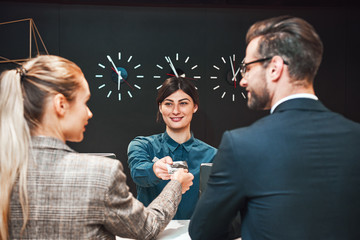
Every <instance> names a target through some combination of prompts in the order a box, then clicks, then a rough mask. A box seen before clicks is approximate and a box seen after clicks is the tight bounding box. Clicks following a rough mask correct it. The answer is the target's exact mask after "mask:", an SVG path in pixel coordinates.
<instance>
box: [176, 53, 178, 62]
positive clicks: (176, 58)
mask: <svg viewBox="0 0 360 240" xmlns="http://www.w3.org/2000/svg"><path fill="white" fill-rule="evenodd" d="M176 61H179V54H178V53H176Z"/></svg>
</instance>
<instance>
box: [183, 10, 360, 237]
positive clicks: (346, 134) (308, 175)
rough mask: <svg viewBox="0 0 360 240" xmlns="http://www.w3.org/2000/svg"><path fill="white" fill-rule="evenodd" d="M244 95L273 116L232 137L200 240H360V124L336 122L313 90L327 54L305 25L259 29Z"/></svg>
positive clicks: (223, 150)
mask: <svg viewBox="0 0 360 240" xmlns="http://www.w3.org/2000/svg"><path fill="white" fill-rule="evenodd" d="M246 42H247V48H246V57H245V59H244V61H243V63H242V66H241V73H242V77H243V78H242V80H241V82H240V84H241V86H242V87H245V88H246V90H247V92H248V93H247V94H248V95H247V96H248V106H249V108H251V109H271V111H270V113H271V114H270V115H269V116H267V117H265V118H263V119H261V120H259V121H257V122H255V123H254V124H252V125H251V126H249V127H245V128H240V129H236V130H232V131H227V132H225V133H224V135H223V138H222V141H221V144H220V147H219V150H218V153H217V155H216V156H215V158H214V165H213V168H212V172H211V175H210V177H209V181H208V185H207V188H206V190H205V192H204V193H203V194H202V197H201V199H200V200H199V202H198V204H197V207H196V210H195V212H194V214H193V216H192V219H191V222H190V226H189V233H190V236H191V237H192V239H206V240H210V239H216V240H218V239H228V238H229V236H230V233H229V231H228V229H230V228H229V225H230V224H231V222H232V220H233V219H234V217H235V216H236V214H237V212H240V215H241V238H242V240H249V239H255V240H259V239H260V240H261V239H276V240H281V239H284V240H296V239H299V240H300V239H301V240H304V239H314V240H315V239H316V240H319V239H320V240H321V239H326V240H328V239H347V240H348V239H360V227H359V226H358V225H359V216H360V124H358V123H355V122H352V121H350V120H348V119H346V118H344V117H343V116H341V115H339V114H337V113H334V112H331V111H330V110H329V109H327V108H326V107H325V106H324V105H323V104H322V103H321V102H320V101H319V100H318V99H317V97H316V96H315V93H314V89H313V80H314V77H315V75H316V72H317V70H318V67H319V65H320V62H321V58H322V52H323V46H322V42H321V40H320V38H319V36H318V35H317V33H316V32H315V30H314V29H313V27H312V26H311V25H310V24H309V23H307V22H306V21H304V20H303V19H299V18H294V17H289V16H282V17H276V18H271V19H267V20H264V21H261V22H257V23H255V24H254V25H253V26H252V27H251V28H250V29H249V31H248V33H247V36H246Z"/></svg>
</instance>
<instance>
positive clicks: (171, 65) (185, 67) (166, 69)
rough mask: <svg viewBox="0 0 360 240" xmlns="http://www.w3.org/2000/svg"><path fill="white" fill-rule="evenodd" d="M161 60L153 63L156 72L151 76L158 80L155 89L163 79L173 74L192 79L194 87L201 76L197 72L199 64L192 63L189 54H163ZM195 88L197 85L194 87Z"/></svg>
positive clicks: (158, 87) (159, 86) (160, 84)
mask: <svg viewBox="0 0 360 240" xmlns="http://www.w3.org/2000/svg"><path fill="white" fill-rule="evenodd" d="M163 59H164V60H162V61H161V62H159V63H157V64H155V68H156V69H157V72H156V74H154V75H153V76H152V78H153V79H154V80H159V81H158V82H159V85H157V86H156V89H157V90H158V89H160V88H161V86H162V83H163V82H164V81H165V79H167V78H169V77H173V76H179V77H183V78H187V79H190V80H193V83H194V84H195V87H196V85H197V82H198V81H199V80H200V79H201V78H202V77H201V74H200V72H199V65H198V64H196V63H193V61H192V58H191V57H190V56H189V55H183V56H182V55H180V54H179V53H175V55H173V56H170V55H168V56H164V58H163ZM196 88H197V87H196Z"/></svg>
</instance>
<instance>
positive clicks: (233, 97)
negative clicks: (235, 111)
mask: <svg viewBox="0 0 360 240" xmlns="http://www.w3.org/2000/svg"><path fill="white" fill-rule="evenodd" d="M232 101H233V102H235V94H233V95H232Z"/></svg>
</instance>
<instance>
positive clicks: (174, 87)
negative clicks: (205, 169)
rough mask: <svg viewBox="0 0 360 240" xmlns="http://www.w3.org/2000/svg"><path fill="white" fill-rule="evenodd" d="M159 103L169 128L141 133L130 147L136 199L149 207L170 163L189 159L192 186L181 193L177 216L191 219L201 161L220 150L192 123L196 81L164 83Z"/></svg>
mask: <svg viewBox="0 0 360 240" xmlns="http://www.w3.org/2000/svg"><path fill="white" fill-rule="evenodd" d="M156 102H157V104H158V106H159V111H158V115H157V120H158V121H159V120H160V119H161V118H162V120H163V121H164V122H165V125H166V131H165V132H164V133H160V134H156V135H152V136H147V137H143V136H139V137H136V138H135V139H134V140H132V141H131V142H130V144H129V146H128V163H129V168H130V173H131V177H132V179H133V180H134V182H135V184H136V187H137V198H138V200H139V201H141V202H142V203H143V204H144V205H145V206H148V205H149V204H150V203H151V202H152V200H154V199H155V198H156V197H157V196H158V195H159V194H160V192H161V191H162V189H163V188H164V187H165V185H166V184H167V182H168V180H169V179H170V174H169V173H168V169H167V165H166V164H170V165H171V164H172V163H173V161H186V162H187V165H188V167H189V172H190V173H192V174H193V175H194V180H193V183H194V184H193V186H191V187H190V190H188V191H187V192H186V193H185V194H183V196H182V200H181V202H180V204H179V207H178V210H177V213H176V215H175V217H174V219H190V217H191V215H192V213H193V211H194V208H195V205H196V203H197V200H198V197H199V178H200V164H201V163H209V162H212V160H213V157H214V155H215V154H216V151H217V149H216V148H214V147H212V146H210V145H208V144H206V143H204V142H203V141H201V140H199V139H196V138H195V137H194V136H193V134H192V132H191V130H190V123H191V120H192V116H193V114H194V113H195V112H196V111H197V110H198V107H199V95H198V92H197V90H196V88H195V86H194V85H193V83H192V82H191V81H189V80H187V79H184V78H181V77H172V78H169V79H167V80H165V82H164V83H163V84H162V87H161V88H160V89H159V92H158V96H157V98H156Z"/></svg>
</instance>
